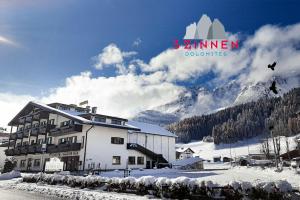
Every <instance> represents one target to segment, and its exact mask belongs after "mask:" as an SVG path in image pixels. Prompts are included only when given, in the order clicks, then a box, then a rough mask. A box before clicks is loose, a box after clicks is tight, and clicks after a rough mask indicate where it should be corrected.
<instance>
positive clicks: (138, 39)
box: [132, 38, 142, 47]
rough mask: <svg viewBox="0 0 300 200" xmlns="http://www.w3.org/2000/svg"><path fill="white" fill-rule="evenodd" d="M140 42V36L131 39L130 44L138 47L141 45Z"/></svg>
mask: <svg viewBox="0 0 300 200" xmlns="http://www.w3.org/2000/svg"><path fill="white" fill-rule="evenodd" d="M141 43H142V40H141V38H136V39H135V40H134V41H133V43H132V46H134V47H139V46H140V45H141Z"/></svg>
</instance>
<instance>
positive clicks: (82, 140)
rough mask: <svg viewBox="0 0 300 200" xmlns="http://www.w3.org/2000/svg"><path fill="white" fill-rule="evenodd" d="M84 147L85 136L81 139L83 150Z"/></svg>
mask: <svg viewBox="0 0 300 200" xmlns="http://www.w3.org/2000/svg"><path fill="white" fill-rule="evenodd" d="M83 147H84V136H82V138H81V148H83Z"/></svg>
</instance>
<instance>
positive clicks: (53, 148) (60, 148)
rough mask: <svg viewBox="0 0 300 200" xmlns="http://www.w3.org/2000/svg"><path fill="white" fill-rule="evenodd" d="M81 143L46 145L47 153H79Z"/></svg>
mask: <svg viewBox="0 0 300 200" xmlns="http://www.w3.org/2000/svg"><path fill="white" fill-rule="evenodd" d="M80 148H81V143H65V144H59V145H48V147H47V153H59V152H67V151H79V150H80Z"/></svg>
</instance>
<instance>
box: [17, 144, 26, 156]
mask: <svg viewBox="0 0 300 200" xmlns="http://www.w3.org/2000/svg"><path fill="white" fill-rule="evenodd" d="M19 148H20V154H27V153H28V145H25V146H21V147H19Z"/></svg>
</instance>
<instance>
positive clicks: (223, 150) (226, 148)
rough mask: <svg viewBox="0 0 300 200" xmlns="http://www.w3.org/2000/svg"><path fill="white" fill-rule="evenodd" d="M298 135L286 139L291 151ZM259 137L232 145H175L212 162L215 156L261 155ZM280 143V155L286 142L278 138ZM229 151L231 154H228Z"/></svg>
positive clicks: (195, 143) (196, 143) (205, 143)
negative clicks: (188, 149) (189, 149)
mask: <svg viewBox="0 0 300 200" xmlns="http://www.w3.org/2000/svg"><path fill="white" fill-rule="evenodd" d="M299 136H300V135H296V136H293V137H288V141H289V149H290V150H293V149H295V148H296V143H295V141H294V140H295V138H296V137H299ZM261 140H262V138H261V137H255V138H251V139H249V140H243V141H238V142H236V143H234V144H231V145H230V144H219V145H215V144H214V143H213V142H203V141H197V142H191V143H188V144H176V148H188V147H189V148H191V149H192V150H193V151H194V152H195V154H194V155H196V156H199V157H200V158H203V159H206V160H213V157H215V156H221V157H225V156H226V157H230V156H232V157H233V158H234V157H238V156H245V155H248V152H249V153H250V154H256V153H261V149H262V148H261V146H262V145H261ZM280 141H281V145H280V147H281V151H280V153H281V154H283V153H286V152H287V147H286V140H285V137H281V138H280ZM269 144H270V150H271V151H272V149H273V145H272V141H271V139H269ZM230 149H231V154H230Z"/></svg>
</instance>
